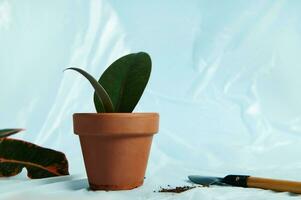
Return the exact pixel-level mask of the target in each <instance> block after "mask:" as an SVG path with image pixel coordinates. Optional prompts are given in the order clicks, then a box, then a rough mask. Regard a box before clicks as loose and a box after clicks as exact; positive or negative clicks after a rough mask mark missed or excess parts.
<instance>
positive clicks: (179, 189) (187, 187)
mask: <svg viewBox="0 0 301 200" xmlns="http://www.w3.org/2000/svg"><path fill="white" fill-rule="evenodd" d="M168 186H169V185H168ZM196 187H197V186H181V187H175V188H161V189H160V190H159V191H158V192H171V193H181V192H185V191H187V190H191V189H193V188H196ZM154 192H156V191H154Z"/></svg>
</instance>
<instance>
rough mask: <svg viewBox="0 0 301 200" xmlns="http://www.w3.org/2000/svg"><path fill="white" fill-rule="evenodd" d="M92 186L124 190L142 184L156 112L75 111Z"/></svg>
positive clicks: (155, 122) (153, 132)
mask: <svg viewBox="0 0 301 200" xmlns="http://www.w3.org/2000/svg"><path fill="white" fill-rule="evenodd" d="M73 124H74V132H75V134H77V135H79V138H80V143H81V147H82V153H83V156H84V161H85V167H86V171H87V176H88V180H89V184H90V188H91V189H92V190H127V189H133V188H136V187H139V186H140V185H142V184H143V181H144V175H145V170H146V166H147V161H148V156H149V151H150V147H151V143H152V138H153V135H154V134H155V133H157V132H158V127H159V114H158V113H76V114H74V115H73Z"/></svg>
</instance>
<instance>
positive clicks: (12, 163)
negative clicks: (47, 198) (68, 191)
mask: <svg viewBox="0 0 301 200" xmlns="http://www.w3.org/2000/svg"><path fill="white" fill-rule="evenodd" d="M22 130H23V129H2V130H0V177H9V176H14V175H17V174H19V173H20V172H21V171H22V169H23V168H26V169H27V176H28V177H29V178H46V177H52V176H62V175H68V174H69V172H68V161H67V159H66V156H65V154H63V153H61V152H59V151H55V150H52V149H47V148H43V147H40V146H38V145H35V144H33V143H30V142H26V141H22V140H17V139H11V138H7V137H8V136H11V135H13V134H16V133H18V132H20V131H22Z"/></svg>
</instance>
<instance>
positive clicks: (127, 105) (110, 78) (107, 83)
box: [94, 52, 151, 112]
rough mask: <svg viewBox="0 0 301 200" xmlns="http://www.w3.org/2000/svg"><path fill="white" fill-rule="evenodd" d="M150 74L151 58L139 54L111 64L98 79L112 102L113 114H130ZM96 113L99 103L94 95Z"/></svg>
mask: <svg viewBox="0 0 301 200" xmlns="http://www.w3.org/2000/svg"><path fill="white" fill-rule="evenodd" d="M150 73H151V58H150V56H149V55H148V54H147V53H144V52H139V53H133V54H129V55H126V56H123V57H121V58H119V59H118V60H116V61H115V62H114V63H113V64H111V65H110V66H109V67H108V68H107V69H106V71H105V72H104V73H103V74H102V76H101V77H100V79H99V81H98V82H99V83H100V84H101V85H102V86H103V87H104V88H105V90H106V91H107V93H108V94H109V96H110V97H111V100H112V102H113V105H114V108H115V112H132V111H133V110H134V108H135V107H136V105H137V103H138V101H139V100H140V98H141V96H142V94H143V91H144V89H145V87H146V84H147V82H148V80H149V77H150ZM94 104H95V108H96V110H97V112H100V111H101V110H102V107H101V102H100V101H99V99H98V98H97V94H96V93H95V94H94Z"/></svg>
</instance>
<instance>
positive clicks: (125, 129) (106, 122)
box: [73, 112, 160, 136]
mask: <svg viewBox="0 0 301 200" xmlns="http://www.w3.org/2000/svg"><path fill="white" fill-rule="evenodd" d="M159 117H160V116H159V113H155V112H153V113H151V112H149V113H148V112H143V113H139V112H136V113H74V114H73V120H74V123H73V124H74V133H75V134H77V135H82V136H85V135H86V136H88V135H98V136H110V135H123V136H125V135H154V134H156V133H157V132H158V128H159ZM112 124H113V125H112Z"/></svg>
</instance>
